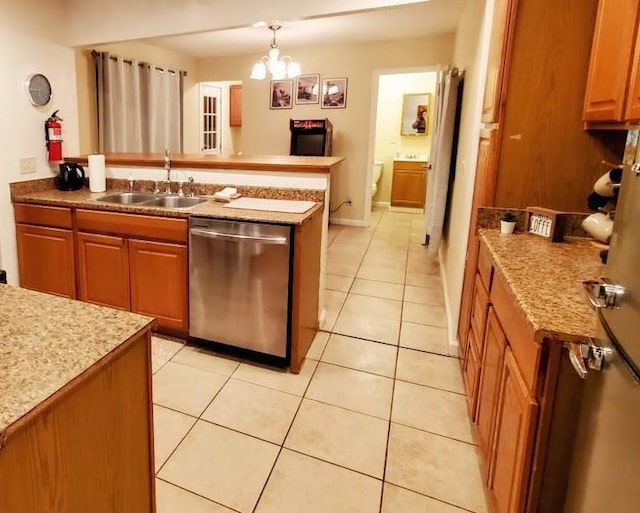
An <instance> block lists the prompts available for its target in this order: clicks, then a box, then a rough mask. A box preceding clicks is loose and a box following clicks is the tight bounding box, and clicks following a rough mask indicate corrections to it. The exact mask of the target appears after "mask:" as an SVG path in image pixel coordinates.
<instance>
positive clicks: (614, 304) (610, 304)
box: [582, 278, 625, 310]
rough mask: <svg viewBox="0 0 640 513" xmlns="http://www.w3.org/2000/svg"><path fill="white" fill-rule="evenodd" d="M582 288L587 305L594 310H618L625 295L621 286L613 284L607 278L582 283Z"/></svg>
mask: <svg viewBox="0 0 640 513" xmlns="http://www.w3.org/2000/svg"><path fill="white" fill-rule="evenodd" d="M582 287H583V289H584V292H585V294H586V295H587V299H588V300H589V303H590V304H591V306H592V307H593V308H594V309H595V310H599V309H600V308H613V309H618V308H620V301H621V299H622V297H623V296H624V293H625V289H624V287H623V286H622V285H618V284H616V283H613V282H612V281H611V280H609V279H608V278H602V279H601V280H587V281H583V282H582Z"/></svg>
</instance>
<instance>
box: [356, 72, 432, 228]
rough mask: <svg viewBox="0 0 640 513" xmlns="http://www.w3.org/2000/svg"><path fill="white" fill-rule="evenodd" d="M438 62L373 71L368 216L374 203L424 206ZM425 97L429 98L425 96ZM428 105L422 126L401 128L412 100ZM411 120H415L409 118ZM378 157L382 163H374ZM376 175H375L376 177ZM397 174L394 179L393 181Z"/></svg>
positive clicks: (417, 208)
mask: <svg viewBox="0 0 640 513" xmlns="http://www.w3.org/2000/svg"><path fill="white" fill-rule="evenodd" d="M438 77H439V67H438V66H435V67H427V68H410V69H406V68H404V69H392V70H380V71H376V72H374V77H373V81H372V82H373V94H372V105H371V119H372V122H371V132H370V137H369V160H368V162H369V170H368V180H367V188H366V199H365V205H366V207H365V208H366V210H365V222H366V223H367V224H370V220H371V210H372V208H378V209H379V208H383V209H388V208H391V207H392V193H393V195H394V199H393V203H394V204H396V208H398V209H399V210H403V209H406V207H411V208H409V209H407V210H405V211H407V212H415V213H419V212H422V208H423V206H424V201H425V198H426V190H427V188H428V167H429V163H428V162H429V155H430V153H431V141H432V137H431V136H432V134H433V127H434V124H433V123H434V115H433V109H434V108H435V97H436V84H437V83H438ZM425 98H426V100H427V101H426V102H425V101H423V100H425ZM417 99H420V102H418V103H419V110H420V112H421V113H422V114H424V113H425V106H426V108H427V120H426V125H425V129H424V131H422V130H420V131H419V130H418V129H416V130H415V132H410V131H407V130H403V125H404V124H406V123H403V119H404V118H405V117H407V118H408V117H410V116H411V115H414V114H415V115H416V116H418V112H417V111H418V109H417V108H416V109H413V110H416V112H415V113H413V111H411V112H409V111H408V109H410V108H411V105H412V103H411V102H412V101H414V102H415V101H417ZM409 125H411V123H409ZM374 163H376V164H378V166H375V165H374ZM380 164H382V166H381V173H380V174H379V177H378V176H376V172H377V171H378V170H380ZM376 178H377V179H376ZM394 178H395V184H394Z"/></svg>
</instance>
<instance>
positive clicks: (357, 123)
mask: <svg viewBox="0 0 640 513" xmlns="http://www.w3.org/2000/svg"><path fill="white" fill-rule="evenodd" d="M453 41H454V35H453V34H445V35H440V36H433V37H428V38H419V39H406V40H399V41H391V42H384V43H373V44H372V43H370V44H350V45H325V46H313V47H300V48H283V49H282V51H283V52H285V51H286V53H287V54H289V55H291V56H292V57H294V58H295V59H296V60H298V61H299V62H300V64H301V65H302V70H303V73H319V74H320V75H321V79H322V78H332V77H334V78H335V77H347V78H348V89H347V107H346V108H345V109H321V108H320V106H319V105H294V106H293V108H292V109H284V110H270V109H269V100H270V84H269V80H264V81H254V80H250V79H249V78H248V75H249V73H250V72H251V67H252V65H253V64H254V62H255V61H256V60H257V58H258V57H259V55H255V54H251V55H237V56H233V57H227V58H218V59H209V60H202V61H199V63H198V73H197V76H198V79H199V80H200V81H220V80H242V81H243V126H242V147H241V148H235V149H236V151H242V152H243V153H244V154H245V155H247V154H254V155H260V154H263V155H268V154H270V155H274V154H279V155H286V154H288V153H289V143H290V133H289V119H290V118H294V119H319V118H325V117H326V118H329V120H330V121H331V122H332V123H333V126H334V137H333V154H334V155H342V156H344V157H345V158H346V161H345V162H344V163H343V164H342V165H341V167H340V169H339V170H338V173H336V176H334V177H332V203H333V204H334V205H337V204H338V202H341V201H344V200H347V199H350V200H351V201H352V202H353V205H352V206H349V205H345V206H344V207H343V208H342V209H341V210H340V211H339V212H337V213H336V214H335V215H334V216H333V217H334V219H336V218H339V219H343V220H347V222H348V221H354V222H363V220H364V218H365V216H364V214H365V212H364V209H365V194H367V191H366V182H367V172H368V169H369V166H368V154H369V153H368V152H369V147H368V145H369V140H370V138H369V135H370V134H369V131H370V130H371V127H372V123H371V112H372V108H373V107H374V102H372V89H373V84H372V80H373V76H374V71H376V70H381V69H394V68H396V69H397V68H414V67H423V68H424V67H428V66H433V65H437V64H448V63H449V62H450V61H451V58H452V55H453ZM265 50H266V49H265ZM368 194H369V195H370V192H368Z"/></svg>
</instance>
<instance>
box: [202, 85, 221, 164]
mask: <svg viewBox="0 0 640 513" xmlns="http://www.w3.org/2000/svg"><path fill="white" fill-rule="evenodd" d="M221 100H222V88H220V87H218V86H215V85H213V84H210V83H206V82H203V83H202V84H200V118H199V119H200V152H201V153H203V154H205V155H220V154H221V153H222V134H221V128H222V116H221V113H222V111H221V108H220V107H221V105H220V104H221Z"/></svg>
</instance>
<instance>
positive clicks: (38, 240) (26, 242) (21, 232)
mask: <svg viewBox="0 0 640 513" xmlns="http://www.w3.org/2000/svg"><path fill="white" fill-rule="evenodd" d="M16 241H17V246H18V266H19V273H20V286H22V287H24V288H26V289H31V290H38V291H40V292H49V293H52V294H57V295H59V296H64V297H69V298H73V299H75V297H76V279H75V272H76V271H75V260H74V258H75V257H74V245H73V232H72V231H71V230H64V229H60V228H50V227H45V226H33V225H28V224H17V225H16Z"/></svg>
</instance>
